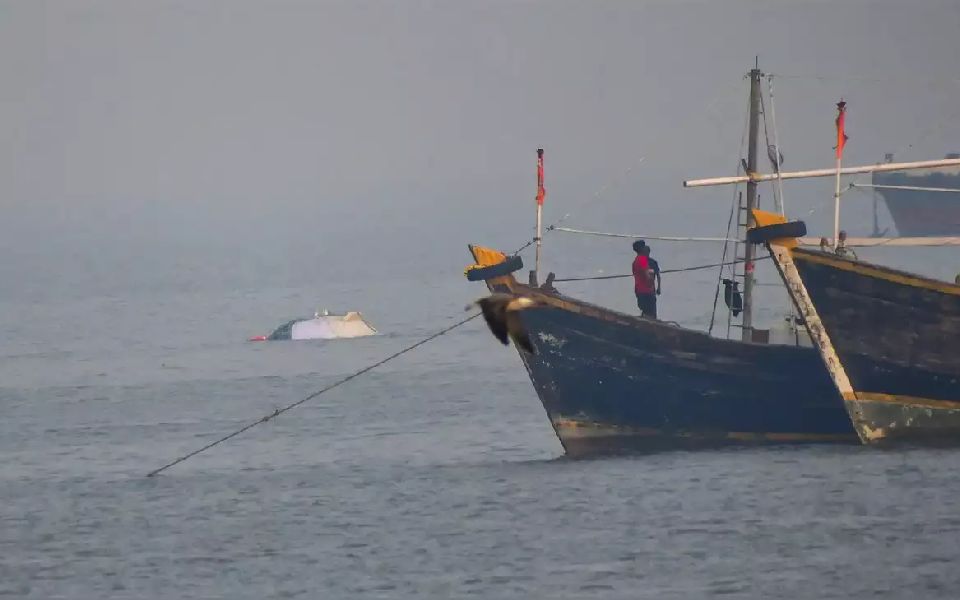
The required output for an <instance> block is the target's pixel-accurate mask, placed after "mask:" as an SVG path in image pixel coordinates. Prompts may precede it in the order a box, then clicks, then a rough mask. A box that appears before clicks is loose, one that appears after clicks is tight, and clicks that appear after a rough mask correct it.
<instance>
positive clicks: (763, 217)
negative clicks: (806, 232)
mask: <svg viewBox="0 0 960 600" xmlns="http://www.w3.org/2000/svg"><path fill="white" fill-rule="evenodd" d="M752 214H753V221H754V222H755V223H756V224H757V227H766V226H767V225H778V224H780V223H786V222H787V218H786V217H785V216H783V215H781V214H780V213H772V212H768V211H765V210H760V209H759V208H754V209H752ZM770 244H772V245H774V246H783V247H784V248H796V247H797V246H798V245H799V244H800V242H799V241H797V238H777V239H775V240H770Z"/></svg>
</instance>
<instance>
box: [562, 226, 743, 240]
mask: <svg viewBox="0 0 960 600" xmlns="http://www.w3.org/2000/svg"><path fill="white" fill-rule="evenodd" d="M554 230H556V231H563V232H565V233H579V234H582V235H596V236H600V237H615V238H639V239H648V240H657V241H661V242H734V241H739V240H732V239H730V238H726V237H690V236H677V235H643V234H640V233H638V234H630V233H610V232H606V231H590V230H587V229H572V228H570V227H554Z"/></svg>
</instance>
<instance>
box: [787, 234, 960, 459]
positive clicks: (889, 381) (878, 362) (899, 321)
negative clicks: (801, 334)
mask: <svg viewBox="0 0 960 600" xmlns="http://www.w3.org/2000/svg"><path fill="white" fill-rule="evenodd" d="M793 261H794V264H795V265H796V268H797V272H798V274H799V275H800V278H801V279H802V280H803V283H804V286H805V287H806V289H807V292H808V293H809V295H810V299H811V301H812V302H813V304H814V306H815V307H816V310H817V313H818V314H819V316H820V319H821V321H822V323H823V327H824V329H825V330H826V332H827V334H828V335H829V336H830V341H831V342H832V345H833V347H834V350H835V352H836V354H837V357H838V358H839V359H840V362H841V364H842V365H843V368H844V371H845V372H846V375H847V377H848V379H849V381H850V385H851V387H852V396H850V397H848V398H846V399H845V400H846V403H847V407H848V411H849V412H850V414H851V416H852V417H853V420H854V423H855V425H856V427H857V428H858V429H859V431H860V432H861V436H862V438H863V439H864V440H865V441H867V442H874V443H881V442H891V441H897V440H901V441H909V442H924V443H927V442H931V443H949V444H951V445H955V444H957V443H960V286H956V285H951V284H948V283H945V282H941V281H936V280H932V279H928V278H924V277H921V276H918V275H914V274H911V273H906V272H903V271H897V270H894V269H888V268H885V267H881V266H878V265H872V264H869V263H866V262H862V261H852V260H847V259H844V258H840V257H837V256H834V255H832V254H826V253H822V252H816V251H811V250H803V249H799V248H798V249H794V250H793Z"/></svg>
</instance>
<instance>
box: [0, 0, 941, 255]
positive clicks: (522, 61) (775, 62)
mask: <svg viewBox="0 0 960 600" xmlns="http://www.w3.org/2000/svg"><path fill="white" fill-rule="evenodd" d="M958 32H960V2H958V1H957V0H951V1H934V0H930V1H927V0H911V1H909V2H907V1H903V0H897V1H893V0H876V1H867V0H848V1H813V0H809V1H797V2H788V1H785V0H779V1H769V0H749V1H718V0H682V1H681V0H663V1H632V2H602V1H598V0H591V1H583V2H564V1H555V0H551V1H536V2H533V1H510V2H489V1H485V2H479V1H477V2H455V1H445V2H419V1H406V2H362V1H349V2H321V1H311V2H307V1H282V0H275V1H270V2H267V1H259V2H253V1H250V0H231V1H203V0H189V1H150V2H147V1H135V0H118V1H100V0H97V1H91V0H69V1H68V0H63V1H59V2H44V1H39V0H23V1H11V0H0V81H2V85H0V208H2V214H3V218H2V223H0V236H2V237H0V249H2V250H3V251H4V252H5V254H6V256H7V257H8V259H9V260H12V261H16V260H20V259H25V258H28V257H29V256H31V255H33V254H36V253H40V252H44V251H46V250H45V249H50V248H54V249H55V251H56V252H60V253H62V254H63V255H64V257H67V256H75V255H81V256H82V255H84V253H86V252H87V251H88V250H89V249H90V248H93V247H97V245H98V244H112V245H111V246H110V247H111V248H112V250H111V253H114V254H115V253H117V252H118V251H119V252H120V253H123V252H124V249H125V248H128V247H129V248H142V247H148V246H149V247H159V248H161V249H166V250H170V251H179V250H183V249H184V248H187V249H188V250H183V251H185V252H188V253H189V252H191V251H193V250H196V249H197V248H203V247H205V246H204V244H208V245H210V247H211V248H213V247H220V248H229V249H230V252H231V253H232V254H233V255H234V256H237V257H238V258H239V259H241V260H242V259H244V253H245V252H249V253H251V256H252V254H254V253H256V254H258V255H261V256H260V259H261V260H263V258H262V255H263V253H266V255H268V256H270V260H275V261H282V260H283V259H284V257H285V256H288V255H291V254H299V253H303V252H306V253H307V254H309V255H310V256H311V257H324V256H336V257H337V258H338V259H341V260H345V259H347V258H348V257H355V258H356V257H359V258H362V259H364V260H368V259H369V258H370V255H369V254H366V253H364V252H363V250H364V249H365V248H370V247H373V248H376V252H377V253H379V254H381V255H382V251H383V246H384V245H386V244H390V243H394V242H396V243H406V244H408V247H409V248H411V249H412V250H411V253H412V254H416V253H417V252H426V253H430V252H435V253H439V254H449V253H453V254H455V255H456V258H455V259H451V260H452V262H456V263H461V262H465V261H464V260H463V259H464V256H461V255H462V254H463V244H464V243H466V242H467V241H485V240H490V241H493V242H495V243H501V244H508V243H513V242H517V243H519V242H521V241H522V239H523V236H525V235H527V228H528V226H529V224H530V222H531V219H532V199H533V196H534V189H533V183H534V179H533V177H534V158H535V150H536V148H537V147H544V148H546V150H547V172H548V174H547V176H548V194H549V195H548V201H547V202H548V205H547V208H548V213H549V215H550V216H552V217H556V216H558V215H559V214H562V213H564V212H568V211H572V212H573V216H571V218H570V223H571V224H574V225H578V224H579V225H583V226H598V227H607V228H618V229H620V230H627V231H635V230H638V229H640V230H645V231H651V230H654V231H656V230H660V231H661V232H664V233H678V228H681V227H685V226H687V225H689V229H691V230H696V231H697V232H700V233H707V232H709V233H718V231H717V229H718V228H722V227H723V225H725V222H726V212H727V210H728V207H729V190H706V191H689V190H683V189H682V188H681V185H680V184H681V180H682V179H684V178H690V177H703V176H714V175H723V174H731V173H732V171H733V168H734V165H735V164H736V160H737V156H738V154H737V152H738V148H739V141H740V136H741V131H742V125H743V119H744V110H745V107H746V98H745V92H746V87H745V83H744V81H743V79H742V77H743V74H744V73H745V71H746V70H747V69H748V68H749V67H750V66H751V65H752V63H753V60H754V56H755V55H757V54H759V55H760V61H761V67H762V68H764V69H765V70H767V71H769V72H773V73H776V74H782V75H783V76H782V77H780V78H777V79H775V86H776V88H775V91H776V109H777V112H776V116H777V120H778V128H779V134H780V139H781V144H782V145H783V152H784V154H785V155H786V165H787V166H788V167H789V168H807V167H818V166H829V165H830V164H831V157H832V151H831V146H832V145H833V117H834V108H833V104H834V103H835V102H836V101H837V99H838V98H839V97H840V96H841V95H842V96H843V97H844V98H845V99H846V100H847V101H848V102H849V103H850V109H849V110H850V112H849V120H848V130H849V134H850V136H851V141H850V143H849V145H848V147H847V161H848V162H849V163H851V164H852V163H857V162H872V161H876V160H879V159H881V158H882V156H883V154H884V152H888V151H894V150H896V151H898V157H901V158H904V159H907V158H915V159H919V158H939V157H941V156H942V155H943V154H944V153H945V152H947V151H951V150H954V151H957V150H960V135H958V134H960V105H958V103H957V97H958V92H960V66H958V62H957V57H958V56H960V35H958ZM815 77H820V78H821V79H816V78H815ZM911 144H912V145H913V146H912V147H908V146H910V145H911ZM641 159H644V160H643V161H642V162H640V161H641ZM638 162H639V163H640V164H639V166H637V165H638ZM631 167H632V168H631ZM628 169H629V171H628ZM804 185H805V187H804V186H801V187H798V188H796V189H798V190H800V191H799V192H791V191H790V190H788V194H791V195H788V202H791V201H792V202H793V204H792V205H791V206H797V207H798V210H799V207H800V206H801V205H802V206H803V207H804V208H806V207H809V206H812V205H813V204H815V203H816V202H812V201H810V200H809V198H808V197H807V196H806V195H807V194H808V195H809V196H810V197H814V196H816V199H817V202H819V201H820V200H821V199H822V197H828V196H829V193H830V191H829V189H830V185H829V183H820V184H817V185H819V187H817V186H816V185H812V184H810V185H806V184H804ZM601 188H604V192H603V193H602V194H601V196H600V198H599V199H597V200H591V199H590V198H591V196H592V195H593V194H594V193H595V192H596V191H597V190H599V189H601ZM851 229H855V228H854V227H851ZM719 233H722V231H719ZM245 240H246V241H249V243H247V242H246V241H245ZM178 249H179V250H178ZM138 251H139V250H138ZM311 259H312V258H311ZM358 260H359V259H358ZM382 261H383V259H382V258H381V262H382ZM64 268H66V267H64Z"/></svg>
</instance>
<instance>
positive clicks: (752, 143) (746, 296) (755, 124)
mask: <svg viewBox="0 0 960 600" xmlns="http://www.w3.org/2000/svg"><path fill="white" fill-rule="evenodd" d="M762 76H763V73H761V72H760V69H759V64H758V65H757V67H755V68H753V69H751V70H750V129H749V131H748V133H747V173H748V174H751V173H756V172H757V137H758V135H759V133H760V132H759V121H760V119H759V117H760V78H761V77H762ZM746 208H747V221H746V223H747V228H748V229H749V228H750V227H753V226H754V225H755V223H754V221H753V209H755V208H757V182H756V181H752V180H751V181H747V206H746ZM754 255H755V249H754V247H753V244H747V245H746V249H745V251H744V256H743V260H744V262H743V265H744V266H743V329H742V335H743V338H742V339H743V341H745V342H748V341H751V340H753V260H754Z"/></svg>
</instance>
